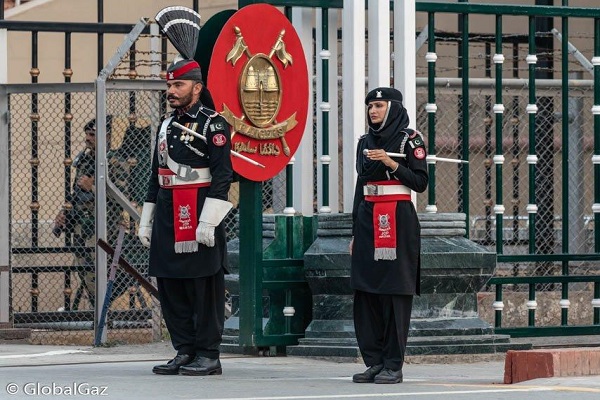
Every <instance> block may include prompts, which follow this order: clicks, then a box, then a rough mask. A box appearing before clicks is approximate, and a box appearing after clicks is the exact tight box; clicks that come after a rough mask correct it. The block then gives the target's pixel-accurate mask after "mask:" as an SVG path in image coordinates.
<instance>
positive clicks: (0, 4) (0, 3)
mask: <svg viewBox="0 0 600 400" xmlns="http://www.w3.org/2000/svg"><path fill="white" fill-rule="evenodd" d="M3 19H4V0H0V21H2V20H3Z"/></svg>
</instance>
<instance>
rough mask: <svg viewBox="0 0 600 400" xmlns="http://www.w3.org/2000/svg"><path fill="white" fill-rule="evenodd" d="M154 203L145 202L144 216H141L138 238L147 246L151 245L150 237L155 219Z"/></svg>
mask: <svg viewBox="0 0 600 400" xmlns="http://www.w3.org/2000/svg"><path fill="white" fill-rule="evenodd" d="M155 207H156V204H154V203H148V202H146V203H144V208H142V216H141V217H140V228H139V229H138V238H140V242H142V244H143V245H144V246H145V247H150V238H151V237H152V221H154V208H155Z"/></svg>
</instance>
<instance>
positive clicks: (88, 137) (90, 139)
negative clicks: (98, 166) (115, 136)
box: [85, 129, 110, 150]
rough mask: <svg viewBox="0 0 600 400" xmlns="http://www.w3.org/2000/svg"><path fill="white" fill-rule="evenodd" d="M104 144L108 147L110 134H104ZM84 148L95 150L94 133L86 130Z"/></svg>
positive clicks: (91, 130)
mask: <svg viewBox="0 0 600 400" xmlns="http://www.w3.org/2000/svg"><path fill="white" fill-rule="evenodd" d="M106 143H107V144H109V145H110V134H109V133H107V134H106ZM85 147H87V148H88V149H90V150H96V131H95V130H93V129H88V130H87V131H85Z"/></svg>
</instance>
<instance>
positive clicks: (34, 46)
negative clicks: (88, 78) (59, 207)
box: [29, 31, 40, 312]
mask: <svg viewBox="0 0 600 400" xmlns="http://www.w3.org/2000/svg"><path fill="white" fill-rule="evenodd" d="M29 73H30V75H31V83H33V84H35V83H37V82H38V76H39V75H40V70H39V68H38V32H37V31H34V32H31V71H30V72H29ZM29 119H30V120H31V159H30V160H29V164H30V165H31V204H30V206H29V207H30V209H31V246H32V247H38V244H39V243H38V222H39V221H38V211H39V202H38V166H39V158H38V156H39V154H38V144H39V142H38V122H39V119H40V116H39V109H38V94H37V93H32V94H31V114H30V115H29ZM30 293H31V311H32V312H37V310H38V296H39V288H38V273H37V272H32V273H31V289H30Z"/></svg>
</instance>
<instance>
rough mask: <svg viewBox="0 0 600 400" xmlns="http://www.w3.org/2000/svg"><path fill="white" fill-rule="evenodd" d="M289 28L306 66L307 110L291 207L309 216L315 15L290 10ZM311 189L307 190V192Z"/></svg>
mask: <svg viewBox="0 0 600 400" xmlns="http://www.w3.org/2000/svg"><path fill="white" fill-rule="evenodd" d="M292 25H294V28H295V29H296V32H298V37H299V38H300V42H302V48H303V49H304V55H305V57H306V65H307V67H308V82H309V85H308V111H307V117H306V126H305V128H304V134H303V136H302V141H301V142H300V146H299V147H298V150H297V151H296V154H295V155H294V160H295V161H294V167H293V171H294V172H293V173H294V207H295V208H296V211H297V212H300V213H301V214H302V215H304V216H307V217H309V216H312V215H313V214H314V211H313V193H314V191H313V189H312V188H313V124H312V109H313V101H312V98H313V94H312V93H313V89H312V84H310V82H312V81H313V73H312V68H313V64H312V59H313V54H312V48H313V46H312V28H313V27H314V25H315V23H314V13H313V10H312V9H309V8H305V7H302V8H301V7H294V8H292ZM309 188H310V189H309Z"/></svg>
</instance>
